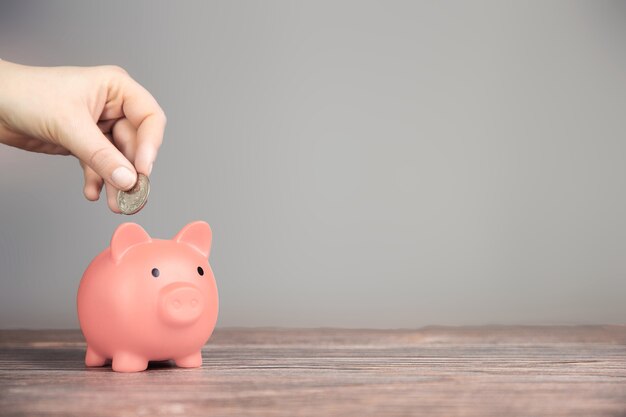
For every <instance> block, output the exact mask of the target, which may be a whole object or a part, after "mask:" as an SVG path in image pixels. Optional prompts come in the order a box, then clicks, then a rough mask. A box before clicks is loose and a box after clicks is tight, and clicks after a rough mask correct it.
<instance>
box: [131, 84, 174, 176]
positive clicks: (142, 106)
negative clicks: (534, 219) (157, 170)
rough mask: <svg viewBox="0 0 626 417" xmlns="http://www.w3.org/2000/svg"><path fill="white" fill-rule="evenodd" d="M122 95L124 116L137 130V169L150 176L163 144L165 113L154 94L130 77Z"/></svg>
mask: <svg viewBox="0 0 626 417" xmlns="http://www.w3.org/2000/svg"><path fill="white" fill-rule="evenodd" d="M122 94H123V100H124V101H123V104H122V110H123V111H124V115H125V116H126V118H127V119H128V120H129V121H130V122H131V124H132V125H133V126H134V127H135V128H136V129H137V151H136V157H135V168H136V169H137V171H138V172H141V173H142V174H145V175H150V172H151V171H152V163H153V162H154V160H155V159H156V155H157V152H158V151H159V148H160V146H161V143H163V134H164V132H165V125H166V123H167V120H166V117H165V113H164V112H163V109H161V107H160V106H159V104H158V103H157V101H156V100H155V99H154V97H152V94H150V93H149V92H148V90H146V89H145V88H143V87H142V86H141V85H140V84H139V83H137V82H136V81H135V80H133V79H132V78H130V77H128V78H127V79H126V80H125V82H124V85H123V92H122Z"/></svg>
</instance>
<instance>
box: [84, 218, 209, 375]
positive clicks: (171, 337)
mask: <svg viewBox="0 0 626 417" xmlns="http://www.w3.org/2000/svg"><path fill="white" fill-rule="evenodd" d="M211 239H212V236H211V228H210V227H209V225H208V224H207V223H205V222H201V221H198V222H193V223H190V224H188V225H187V226H185V227H184V228H183V229H182V230H181V231H180V232H178V234H177V235H176V236H175V237H174V238H173V239H171V240H162V239H153V238H151V237H150V236H149V235H148V233H146V231H145V230H144V229H143V228H142V227H141V226H139V225H138V224H135V223H124V224H122V225H120V226H119V227H118V228H117V229H116V230H115V232H114V233H113V237H112V238H111V244H110V246H109V247H108V248H107V249H105V250H104V251H103V252H102V253H100V254H99V255H98V256H96V257H95V258H94V259H93V261H92V262H91V263H90V264H89V266H88V267H87V269H86V270H85V273H84V274H83V277H82V280H81V282H80V286H79V288H78V297H77V306H78V319H79V322H80V328H81V330H82V332H83V335H84V336H85V339H86V341H87V353H86V355H85V364H86V365H87V366H103V365H104V364H105V363H106V362H107V361H108V360H111V361H112V368H113V370H114V371H119V372H136V371H143V370H145V369H146V368H147V367H148V362H149V361H162V360H173V361H174V362H175V363H176V365H177V366H180V367H185V368H193V367H199V366H201V365H202V354H201V349H202V346H203V345H204V344H205V343H206V342H207V340H208V339H209V337H210V336H211V333H212V332H213V329H214V328H215V323H216V322H217V314H218V294H217V285H216V283H215V277H214V276H213V271H212V270H211V266H210V265H209V262H208V258H209V253H210V250H211Z"/></svg>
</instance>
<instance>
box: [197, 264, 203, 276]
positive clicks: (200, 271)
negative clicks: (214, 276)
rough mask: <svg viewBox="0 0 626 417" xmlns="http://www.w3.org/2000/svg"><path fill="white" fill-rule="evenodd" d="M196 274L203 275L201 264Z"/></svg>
mask: <svg viewBox="0 0 626 417" xmlns="http://www.w3.org/2000/svg"><path fill="white" fill-rule="evenodd" d="M198 274H200V276H202V275H204V269H202V267H201V266H199V267H198Z"/></svg>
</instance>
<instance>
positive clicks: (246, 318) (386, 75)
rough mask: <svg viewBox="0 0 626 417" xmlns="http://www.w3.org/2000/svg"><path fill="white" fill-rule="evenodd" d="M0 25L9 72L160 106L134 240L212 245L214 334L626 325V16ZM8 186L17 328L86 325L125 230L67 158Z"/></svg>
mask: <svg viewBox="0 0 626 417" xmlns="http://www.w3.org/2000/svg"><path fill="white" fill-rule="evenodd" d="M0 5H1V6H0V57H3V58H4V59H7V60H13V61H15V62H20V63H25V64H33V65H64V64H65V65H69V64H72V65H97V64H118V65H121V66H123V67H124V68H126V69H127V70H128V71H129V72H130V73H131V75H132V76H133V77H134V78H135V79H137V80H138V81H139V82H141V83H142V84H143V85H144V86H146V87H147V88H148V89H149V90H150V91H151V92H152V93H153V94H154V96H155V97H156V98H157V99H158V101H159V102H160V104H161V105H162V107H163V108H164V109H165V111H166V113H167V116H168V120H169V124H168V129H167V132H166V140H165V144H164V146H163V148H162V151H161V153H160V155H159V158H158V160H157V163H156V164H155V169H154V173H153V175H152V178H151V179H152V184H153V188H152V194H151V199H150V202H149V203H148V205H147V206H146V208H145V209H144V210H143V211H142V212H141V213H140V214H139V215H137V216H135V217H133V218H132V220H134V221H137V222H138V223H140V224H141V225H142V226H143V227H145V228H146V230H148V231H149V232H150V233H151V234H152V235H153V236H155V237H170V236H173V235H174V234H175V233H176V232H177V231H178V230H179V229H180V228H181V227H182V226H183V225H184V224H186V223H187V222H189V221H192V220H195V219H203V220H206V221H208V222H209V223H210V224H211V225H212V227H213V233H214V245H213V251H212V254H211V263H212V266H213V268H214V271H215V274H216V277H217V281H218V286H219V289H220V296H221V312H220V314H221V315H220V319H219V325H221V326H258V325H263V326H347V327H416V326H421V325H426V324H480V323H600V322H601V323H613V322H622V323H623V322H624V317H625V315H626V302H625V298H626V297H625V296H626V277H625V275H626V216H625V214H626V164H625V163H624V158H625V155H626V137H625V133H624V132H625V127H626V126H625V125H626V111H625V109H626V75H625V74H626V30H625V29H624V28H625V26H626V25H625V22H626V20H625V19H626V7H625V6H624V5H623V3H618V2H595V1H588V2H571V1H567V2H559V1H551V2H499V1H497V2H362V1H356V2H336V1H330V2H321V1H315V2H287V1H285V2H227V1H225V2H151V1H138V2H137V1H135V2H106V3H105V2H82V1H76V2H41V3H36V2H30V1H27V2H17V1H10V2H2V3H0ZM0 93H1V92H0ZM0 189H1V194H0V327H33V328H39V327H75V326H77V320H76V313H75V293H76V288H77V285H78V282H79V280H80V277H81V274H82V272H83V270H84V268H85V267H86V266H87V264H88V262H89V261H90V260H91V258H92V257H94V256H95V255H96V254H97V253H98V252H99V251H101V250H102V249H104V247H106V245H108V241H109V239H110V236H111V233H112V232H113V230H114V229H115V227H116V226H117V225H118V224H120V223H121V222H123V221H125V220H128V219H127V218H124V217H120V216H118V215H114V214H112V213H110V212H109V211H108V209H107V208H106V205H105V202H104V201H100V202H98V203H95V204H94V203H89V202H87V201H86V200H85V199H84V198H83V196H82V175H81V172H80V169H79V166H78V163H77V162H76V161H75V160H74V159H72V158H69V157H49V156H42V155H37V154H28V153H26V152H23V151H20V150H15V149H10V148H8V147H0Z"/></svg>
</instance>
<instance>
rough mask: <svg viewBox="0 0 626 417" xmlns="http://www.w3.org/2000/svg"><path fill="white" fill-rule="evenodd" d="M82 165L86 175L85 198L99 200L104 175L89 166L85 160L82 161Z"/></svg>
mask: <svg viewBox="0 0 626 417" xmlns="http://www.w3.org/2000/svg"><path fill="white" fill-rule="evenodd" d="M80 166H81V167H82V168H83V173H84V176H85V186H84V188H83V194H85V198H87V200H89V201H97V200H98V199H99V198H100V190H102V185H103V184H104V181H103V180H102V177H100V175H98V174H97V173H96V171H94V170H93V169H91V168H89V167H88V166H87V165H85V164H84V163H83V162H81V163H80Z"/></svg>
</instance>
